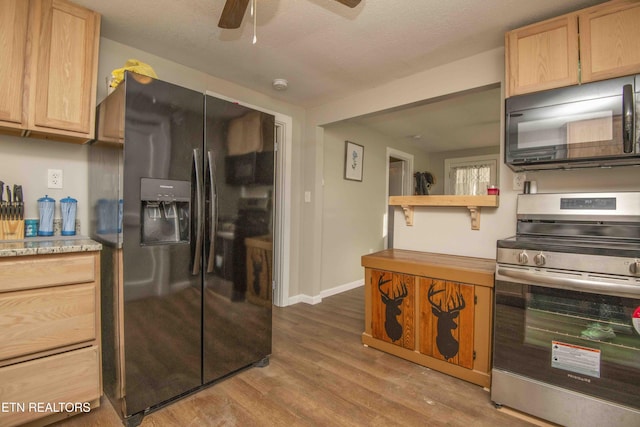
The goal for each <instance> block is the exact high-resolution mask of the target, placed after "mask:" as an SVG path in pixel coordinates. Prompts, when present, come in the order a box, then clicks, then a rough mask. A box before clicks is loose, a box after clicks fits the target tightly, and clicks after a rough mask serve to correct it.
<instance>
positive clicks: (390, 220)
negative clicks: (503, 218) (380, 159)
mask: <svg viewBox="0 0 640 427" xmlns="http://www.w3.org/2000/svg"><path fill="white" fill-rule="evenodd" d="M412 177H413V154H409V153H405V152H403V151H400V150H396V149H394V148H390V147H387V191H386V201H387V213H386V217H385V223H386V225H385V230H386V234H385V237H384V247H385V249H389V248H393V227H394V215H395V206H389V196H407V195H411V194H413V178H412Z"/></svg>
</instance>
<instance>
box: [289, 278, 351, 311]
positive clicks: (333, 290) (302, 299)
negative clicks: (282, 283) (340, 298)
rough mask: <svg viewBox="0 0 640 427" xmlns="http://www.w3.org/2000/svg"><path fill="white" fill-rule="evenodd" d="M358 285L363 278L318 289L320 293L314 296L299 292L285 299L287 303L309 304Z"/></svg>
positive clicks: (317, 302) (316, 302) (319, 301)
mask: <svg viewBox="0 0 640 427" xmlns="http://www.w3.org/2000/svg"><path fill="white" fill-rule="evenodd" d="M360 286H364V279H360V280H356V281H354V282H350V283H345V284H344V285H340V286H336V287H334V288H331V289H325V290H324V291H320V295H316V296H310V295H305V294H299V295H295V296H292V297H289V299H288V300H287V305H293V304H298V303H300V302H303V303H305V304H309V305H315V304H319V303H321V302H322V298H327V297H330V296H332V295H337V294H341V293H343V292H347V291H350V290H352V289H356V288H359V287H360Z"/></svg>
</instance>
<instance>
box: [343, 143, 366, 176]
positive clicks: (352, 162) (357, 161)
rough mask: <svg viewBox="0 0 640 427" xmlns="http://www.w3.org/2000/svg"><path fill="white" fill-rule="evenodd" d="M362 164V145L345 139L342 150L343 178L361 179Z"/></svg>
mask: <svg viewBox="0 0 640 427" xmlns="http://www.w3.org/2000/svg"><path fill="white" fill-rule="evenodd" d="M363 165H364V147H363V146H362V145H360V144H356V143H355V142H351V141H345V150H344V179H350V180H352V181H362V167H363Z"/></svg>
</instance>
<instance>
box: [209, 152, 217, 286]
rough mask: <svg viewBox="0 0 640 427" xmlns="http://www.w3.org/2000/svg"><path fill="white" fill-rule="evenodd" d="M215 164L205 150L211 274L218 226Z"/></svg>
mask: <svg viewBox="0 0 640 427" xmlns="http://www.w3.org/2000/svg"><path fill="white" fill-rule="evenodd" d="M215 166H216V164H215V163H214V162H213V153H212V152H211V150H207V169H208V172H209V191H210V192H209V197H210V203H209V206H210V209H209V212H208V218H209V224H210V226H209V256H208V257H207V273H213V267H214V265H215V261H214V260H215V253H214V249H215V241H216V228H217V226H218V200H217V198H216V197H217V194H216V179H215V177H216V173H215V172H216V171H215Z"/></svg>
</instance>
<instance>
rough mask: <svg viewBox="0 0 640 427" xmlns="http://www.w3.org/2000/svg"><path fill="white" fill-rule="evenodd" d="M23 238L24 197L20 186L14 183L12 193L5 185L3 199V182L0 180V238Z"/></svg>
mask: <svg viewBox="0 0 640 427" xmlns="http://www.w3.org/2000/svg"><path fill="white" fill-rule="evenodd" d="M22 239H24V197H23V194H22V186H21V185H14V186H13V193H12V192H11V188H9V186H8V185H7V201H5V200H4V182H2V181H0V240H22Z"/></svg>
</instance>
